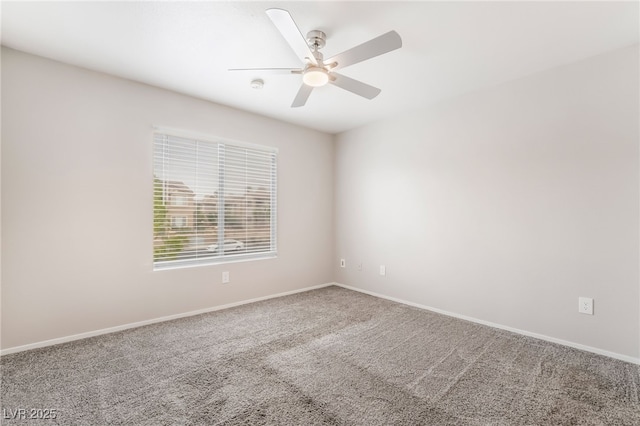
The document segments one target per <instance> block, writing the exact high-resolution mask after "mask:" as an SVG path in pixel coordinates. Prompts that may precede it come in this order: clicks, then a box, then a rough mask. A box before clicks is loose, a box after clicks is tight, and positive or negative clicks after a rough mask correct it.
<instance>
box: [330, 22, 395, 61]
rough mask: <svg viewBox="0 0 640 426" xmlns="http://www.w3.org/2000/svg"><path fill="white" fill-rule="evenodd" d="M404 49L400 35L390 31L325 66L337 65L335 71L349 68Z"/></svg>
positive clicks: (334, 57) (348, 51)
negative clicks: (401, 48)
mask: <svg viewBox="0 0 640 426" xmlns="http://www.w3.org/2000/svg"><path fill="white" fill-rule="evenodd" d="M400 47H402V39H401V38H400V34H398V33H397V32H395V31H389V32H388V33H386V34H383V35H381V36H379V37H376V38H374V39H371V40H369V41H367V42H364V43H362V44H360V45H358V46H356V47H353V48H351V49H349V50H345V51H344V52H342V53H338V54H337V55H335V56H333V57H331V58H329V59H326V60H325V61H324V63H325V64H332V63H334V62H335V63H337V65H336V66H335V67H334V68H333V69H338V68H344V67H348V66H349V65H353V64H357V63H358V62H362V61H365V60H367V59H370V58H375V57H376V56H379V55H382V54H383V53H387V52H391V51H392V50H396V49H399V48H400Z"/></svg>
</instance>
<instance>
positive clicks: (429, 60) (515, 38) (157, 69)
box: [1, 1, 639, 133]
mask: <svg viewBox="0 0 640 426" xmlns="http://www.w3.org/2000/svg"><path fill="white" fill-rule="evenodd" d="M270 7H279V8H283V9H287V10H289V11H290V13H291V15H292V16H293V18H294V20H295V21H296V22H297V24H298V27H299V28H300V30H301V32H302V33H303V34H306V33H307V31H309V30H312V29H319V30H322V31H324V32H325V33H326V34H327V45H326V47H325V48H324V49H323V53H324V55H325V57H329V56H332V55H333V54H336V53H339V52H342V51H344V50H346V49H349V48H351V47H353V46H355V45H357V44H360V43H362V42H365V41H367V40H369V39H371V38H373V37H376V36H378V35H381V34H383V33H385V32H387V31H390V30H396V31H397V32H398V33H399V34H400V35H401V37H402V39H403V47H402V48H401V49H399V50H396V51H393V52H390V53H387V54H385V55H383V56H379V57H376V58H373V59H371V60H368V61H365V62H362V63H360V64H356V65H353V66H351V67H348V68H344V69H342V70H341V73H342V74H344V75H347V76H349V77H352V78H356V79H359V80H362V81H363V82H366V83H368V84H371V85H373V86H376V87H379V88H380V89H382V93H381V94H380V95H379V96H378V97H377V98H375V99H373V100H371V101H369V100H367V99H364V98H360V97H358V96H356V95H353V94H351V93H349V92H346V91H344V90H342V89H340V88H338V87H335V86H331V85H328V86H325V87H322V88H319V89H316V90H314V92H313V93H312V94H311V97H310V98H309V100H308V102H307V104H306V105H305V106H304V107H302V108H291V107H290V105H291V102H292V101H293V98H294V97H295V95H296V93H297V91H298V88H299V86H300V84H301V76H299V75H261V74H260V73H257V72H256V73H254V72H229V71H227V69H228V68H251V67H299V66H300V62H299V59H298V58H297V57H296V56H295V55H294V53H293V52H292V51H291V49H290V48H289V47H288V45H287V44H286V43H285V41H284V40H283V39H282V37H281V36H280V34H279V33H278V31H277V30H276V29H275V27H274V26H273V24H272V23H271V21H270V20H269V19H268V17H267V15H266V14H265V13H264V11H265V9H267V8H270ZM1 13H2V44H3V45H5V46H8V47H11V48H14V49H18V50H22V51H25V52H29V53H33V54H36V55H41V56H45V57H48V58H52V59H56V60H59V61H62V62H67V63H70V64H74V65H78V66H81V67H86V68H89V69H93V70H98V71H103V72H106V73H109V74H113V75H117V76H121V77H124V78H128V79H132V80H136V81H140V82H144V83H148V84H151V85H155V86H159V87H163V88H167V89H171V90H174V91H177V92H181V93H185V94H188V95H191V96H195V97H198V98H202V99H207V100H211V101H213V102H216V103H220V104H224V105H229V106H233V107H236V108H240V109H243V110H247V111H251V112H255V113H258V114H262V115H266V116H270V117H274V118H277V119H280V120H283V121H288V122H291V123H296V124H299V125H302V126H306V127H310V128H314V129H318V130H321V131H325V132H329V133H338V132H341V131H345V130H348V129H351V128H354V127H358V126H361V125H363V124H365V123H368V122H371V121H374V120H377V119H380V118H383V117H387V116H392V115H396V114H400V113H401V112H403V111H407V110H410V109H415V108H419V107H423V106H427V105H431V104H434V103H435V102H438V101H440V100H442V99H446V98H449V97H452V96H456V95H460V94H462V93H465V92H469V91H474V90H478V89H480V88H483V87H488V86H492V85H496V84H500V83H502V82H505V81H509V80H513V79H516V78H519V77H523V76H526V75H529V74H531V73H534V72H537V71H541V70H545V69H549V68H552V67H555V66H558V65H562V64H566V63H570V62H574V61H576V60H580V59H583V58H586V57H589V56H594V55H597V54H600V53H603V52H607V51H610V50H614V49H617V48H621V47H624V46H629V45H632V44H635V43H638V41H639V35H638V33H639V23H638V22H639V17H638V16H639V8H638V2H622V3H613V2H562V3H559V2H330V1H321V2H124V3H121V2H117V3H116V2H69V3H62V2H44V3H26V2H3V3H2V10H1ZM258 77H259V78H263V79H264V81H265V86H264V89H262V90H255V89H252V88H250V85H249V82H250V81H251V80H252V79H253V78H258Z"/></svg>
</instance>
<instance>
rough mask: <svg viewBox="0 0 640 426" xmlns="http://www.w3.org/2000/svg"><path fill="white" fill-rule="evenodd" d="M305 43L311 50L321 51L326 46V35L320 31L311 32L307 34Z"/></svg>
mask: <svg viewBox="0 0 640 426" xmlns="http://www.w3.org/2000/svg"><path fill="white" fill-rule="evenodd" d="M307 43H309V47H311V48H312V49H322V48H323V47H324V46H325V44H327V35H326V34H325V33H323V32H322V31H320V30H312V31H309V32H308V33H307Z"/></svg>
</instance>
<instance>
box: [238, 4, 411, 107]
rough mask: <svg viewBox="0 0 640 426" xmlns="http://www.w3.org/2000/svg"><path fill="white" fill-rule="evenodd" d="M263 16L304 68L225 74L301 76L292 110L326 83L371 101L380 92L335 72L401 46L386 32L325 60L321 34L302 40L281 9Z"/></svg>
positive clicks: (323, 37) (241, 69) (396, 39)
mask: <svg viewBox="0 0 640 426" xmlns="http://www.w3.org/2000/svg"><path fill="white" fill-rule="evenodd" d="M266 13H267V15H268V16H269V18H270V19H271V22H273V24H274V25H275V26H276V28H277V29H278V31H280V34H282V37H284V39H285V40H286V42H287V43H288V44H289V46H290V47H291V49H293V51H294V52H295V54H296V55H297V56H298V57H299V58H301V59H302V61H303V63H304V66H303V67H302V68H234V69H230V70H229V71H263V72H269V73H277V74H301V75H302V86H301V87H300V90H299V91H298V94H297V95H296V97H295V99H294V100H293V103H292V104H291V107H292V108H295V107H301V106H303V105H304V104H305V103H306V102H307V99H308V98H309V95H310V94H311V92H312V91H313V89H314V88H315V87H320V86H324V85H325V84H327V83H330V84H333V85H334V86H338V87H340V88H342V89H345V90H348V91H349V92H352V93H355V94H356V95H360V96H362V97H365V98H367V99H373V98H375V97H376V96H378V94H379V93H380V89H378V88H377V87H373V86H370V85H368V84H365V83H363V82H361V81H358V80H354V79H352V78H349V77H347V76H345V75H342V74H338V73H337V72H335V71H336V70H338V69H340V68H345V67H348V66H349V65H353V64H357V63H358V62H362V61H365V60H367V59H371V58H373V57H376V56H378V55H382V54H383V53H387V52H391V51H392V50H396V49H398V48H400V47H402V39H401V38H400V35H399V34H398V33H397V32H395V31H389V32H388V33H385V34H383V35H381V36H379V37H376V38H374V39H371V40H369V41H367V42H365V43H362V44H360V45H358V46H356V47H353V48H351V49H349V50H345V51H344V52H342V53H339V54H337V55H335V56H332V57H330V58H328V59H326V60H325V59H324V57H323V55H322V53H320V49H322V48H323V47H324V46H325V44H326V35H325V33H323V32H322V31H318V30H313V31H309V32H308V33H307V38H306V39H305V38H304V37H303V36H302V33H300V30H299V29H298V26H297V25H296V23H295V21H294V20H293V18H292V17H291V14H289V12H287V11H286V10H284V9H267V11H266Z"/></svg>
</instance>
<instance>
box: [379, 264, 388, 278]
mask: <svg viewBox="0 0 640 426" xmlns="http://www.w3.org/2000/svg"><path fill="white" fill-rule="evenodd" d="M380 275H382V276H383V277H384V276H385V275H387V267H386V266H384V265H380Z"/></svg>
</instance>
